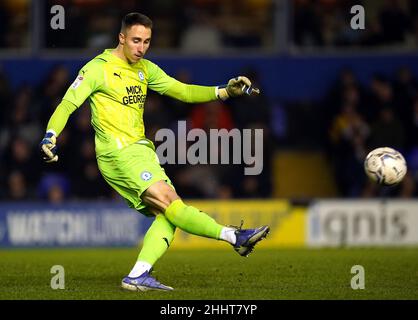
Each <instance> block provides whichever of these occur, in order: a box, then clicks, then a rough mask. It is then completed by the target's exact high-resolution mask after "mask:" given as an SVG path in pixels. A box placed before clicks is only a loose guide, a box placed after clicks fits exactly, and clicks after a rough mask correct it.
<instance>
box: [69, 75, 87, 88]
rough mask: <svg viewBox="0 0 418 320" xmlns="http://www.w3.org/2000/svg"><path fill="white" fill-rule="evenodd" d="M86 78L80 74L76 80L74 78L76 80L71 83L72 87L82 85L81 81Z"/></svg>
mask: <svg viewBox="0 0 418 320" xmlns="http://www.w3.org/2000/svg"><path fill="white" fill-rule="evenodd" d="M83 80H84V77H83V76H78V77H77V78H76V79H75V80H74V82H73V84H72V85H71V88H73V89H77V88H78V87H79V86H80V84H81V82H82V81H83Z"/></svg>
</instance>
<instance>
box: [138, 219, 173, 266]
mask: <svg viewBox="0 0 418 320" xmlns="http://www.w3.org/2000/svg"><path fill="white" fill-rule="evenodd" d="M175 230H176V227H175V226H174V225H172V224H171V223H170V221H168V220H167V218H166V217H165V216H164V215H162V214H158V215H157V216H156V217H155V220H154V222H153V223H152V224H151V226H150V228H149V229H148V231H147V233H146V234H145V237H144V240H143V245H142V250H141V252H140V253H139V255H138V261H145V262H148V263H149V264H150V265H153V264H154V263H155V262H156V261H157V260H158V259H159V258H160V257H161V256H162V255H163V254H164V252H166V251H167V249H168V246H169V245H170V243H171V241H173V238H174V232H175Z"/></svg>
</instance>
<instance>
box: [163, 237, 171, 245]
mask: <svg viewBox="0 0 418 320" xmlns="http://www.w3.org/2000/svg"><path fill="white" fill-rule="evenodd" d="M163 240H164V241H165V243H167V247H169V246H170V243H169V242H168V239H167V238H163Z"/></svg>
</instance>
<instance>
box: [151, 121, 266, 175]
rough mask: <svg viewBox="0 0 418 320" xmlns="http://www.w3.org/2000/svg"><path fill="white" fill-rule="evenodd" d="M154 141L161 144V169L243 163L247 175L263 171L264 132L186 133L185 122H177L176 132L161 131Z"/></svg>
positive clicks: (200, 131)
mask: <svg viewBox="0 0 418 320" xmlns="http://www.w3.org/2000/svg"><path fill="white" fill-rule="evenodd" d="M176 140H177V141H176ZM155 141H157V142H162V143H161V144H160V145H159V146H158V147H157V149H156V152H157V155H158V157H159V159H160V163H161V164H162V165H164V164H192V165H195V164H242V163H244V164H245V165H246V166H245V168H244V174H245V175H259V174H260V173H261V172H262V171H263V129H243V130H238V129H232V130H226V129H210V130H209V132H207V131H204V130H202V129H198V128H195V129H191V130H189V131H187V125H186V121H178V123H177V132H174V131H173V130H171V129H167V128H164V129H159V130H158V131H157V132H156V134H155Z"/></svg>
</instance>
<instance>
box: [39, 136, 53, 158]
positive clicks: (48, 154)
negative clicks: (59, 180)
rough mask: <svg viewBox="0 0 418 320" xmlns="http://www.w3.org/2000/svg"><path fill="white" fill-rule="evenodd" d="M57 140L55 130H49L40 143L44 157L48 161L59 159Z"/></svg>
mask: <svg viewBox="0 0 418 320" xmlns="http://www.w3.org/2000/svg"><path fill="white" fill-rule="evenodd" d="M56 142H57V138H56V137H55V134H54V132H52V131H47V132H46V134H45V136H44V138H43V139H42V141H41V143H40V145H39V147H40V148H41V153H42V155H43V159H44V161H45V162H46V163H50V162H56V161H58V155H57V145H56Z"/></svg>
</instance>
